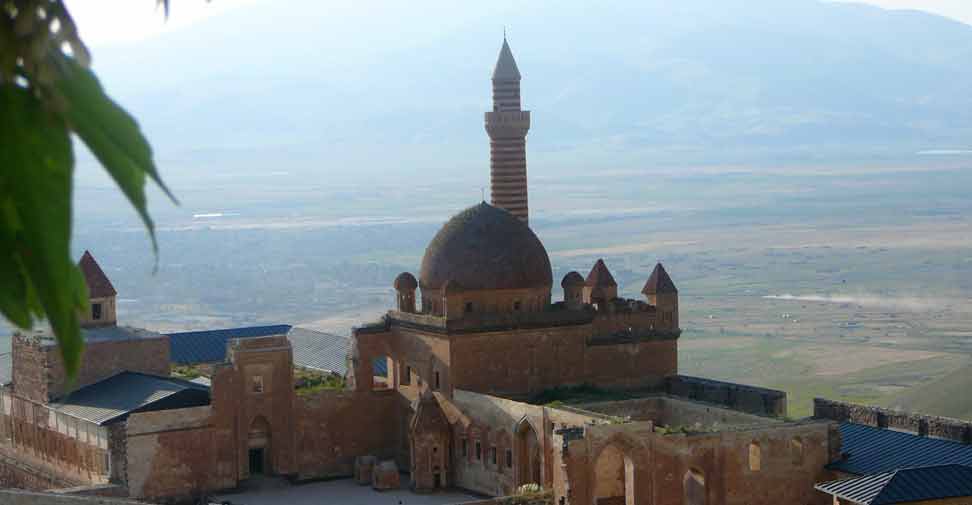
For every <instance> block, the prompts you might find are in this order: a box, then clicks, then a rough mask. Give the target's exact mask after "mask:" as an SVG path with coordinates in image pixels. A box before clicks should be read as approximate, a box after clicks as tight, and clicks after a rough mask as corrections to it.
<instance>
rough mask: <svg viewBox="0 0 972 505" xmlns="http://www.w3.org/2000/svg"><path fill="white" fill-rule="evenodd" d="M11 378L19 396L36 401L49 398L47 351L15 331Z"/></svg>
mask: <svg viewBox="0 0 972 505" xmlns="http://www.w3.org/2000/svg"><path fill="white" fill-rule="evenodd" d="M11 349H12V352H11V368H12V370H11V380H12V382H13V384H14V386H15V387H16V392H17V394H18V395H19V396H22V397H24V398H27V399H28V400H31V401H35V402H42V403H46V402H47V400H48V395H47V390H48V387H49V386H48V383H47V375H46V374H45V373H44V370H46V369H47V367H48V363H47V352H46V351H45V350H44V348H42V347H41V346H39V345H37V344H36V343H34V342H33V341H32V339H31V338H30V337H25V336H23V335H21V334H20V333H17V332H15V333H14V335H13V341H12V342H11Z"/></svg>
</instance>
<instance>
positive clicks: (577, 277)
mask: <svg viewBox="0 0 972 505" xmlns="http://www.w3.org/2000/svg"><path fill="white" fill-rule="evenodd" d="M583 285H584V278H583V277H581V274H579V273H577V272H576V271H573V270H571V271H570V272H568V273H567V275H565V276H564V280H562V281H560V287H562V288H572V287H579V286H583Z"/></svg>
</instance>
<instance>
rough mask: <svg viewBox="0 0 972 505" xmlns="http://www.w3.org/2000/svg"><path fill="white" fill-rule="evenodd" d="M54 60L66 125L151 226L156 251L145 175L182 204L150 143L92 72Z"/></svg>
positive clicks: (71, 62) (63, 59)
mask: <svg viewBox="0 0 972 505" xmlns="http://www.w3.org/2000/svg"><path fill="white" fill-rule="evenodd" d="M52 58H54V59H55V62H56V63H57V66H58V68H59V69H60V73H59V76H58V78H57V79H56V81H55V87H56V88H57V89H58V91H59V92H60V93H61V94H62V95H63V97H64V99H65V101H66V111H65V118H66V119H67V121H68V124H69V125H70V126H71V128H72V129H73V130H74V132H75V133H77V134H78V136H79V137H80V138H81V140H82V141H83V142H84V143H85V145H87V146H88V149H90V150H91V152H92V153H93V154H94V155H95V157H97V158H98V161H100V162H101V164H102V165H103V166H104V167H105V169H106V170H108V173H109V174H111V176H112V178H114V179H115V182H116V183H117V184H118V186H119V187H120V188H121V190H122V192H124V193H125V196H126V197H128V200H129V201H130V202H131V203H132V205H133V206H134V207H135V210H136V211H137V212H138V214H139V216H140V217H141V218H142V222H144V223H145V227H146V228H148V230H149V235H150V236H151V238H152V249H153V250H154V251H156V252H158V244H157V243H156V240H155V226H154V224H153V223H152V218H151V216H149V213H148V206H147V201H146V197H145V176H146V175H148V176H149V177H151V178H152V180H154V181H155V182H156V184H158V185H159V187H160V188H162V190H163V191H164V192H165V194H166V195H168V197H169V198H170V199H172V201H173V202H176V203H178V202H177V201H176V199H175V197H174V196H173V195H172V192H171V191H169V188H168V187H166V185H165V183H163V182H162V178H161V177H160V176H159V173H158V170H157V169H156V167H155V162H154V161H153V160H152V148H151V146H149V143H148V141H147V140H146V139H145V137H144V136H143V135H142V131H141V130H140V129H139V127H138V123H136V122H135V119H134V118H132V116H131V115H129V114H128V113H127V112H125V110H124V109H122V108H121V107H119V106H118V104H116V103H115V102H114V101H112V100H111V98H109V97H108V95H106V94H105V92H104V90H103V89H102V88H101V84H100V83H99V82H98V78H97V77H96V76H95V75H94V73H93V72H91V71H90V70H88V69H86V68H84V67H82V66H80V65H78V63H77V62H75V61H74V60H72V59H71V58H68V57H65V56H63V55H60V54H56V55H54V56H52Z"/></svg>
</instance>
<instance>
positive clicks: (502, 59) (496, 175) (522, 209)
mask: <svg viewBox="0 0 972 505" xmlns="http://www.w3.org/2000/svg"><path fill="white" fill-rule="evenodd" d="M529 130H530V111H525V110H521V109H520V71H519V70H518V69H517V67H516V60H514V59H513V53H512V52H511V51H510V46H509V44H507V43H506V38H505V37H504V38H503V47H502V49H500V54H499V58H498V59H497V60H496V68H495V69H493V110H492V112H487V113H486V132H487V133H488V134H489V176H490V196H491V202H492V204H493V205H494V206H496V207H500V208H502V209H506V210H507V211H509V212H510V213H511V214H513V215H514V216H516V217H518V218H520V219H521V220H523V222H524V223H527V224H529V215H530V212H529V207H528V205H527V203H528V202H527V173H526V134H527V131H529Z"/></svg>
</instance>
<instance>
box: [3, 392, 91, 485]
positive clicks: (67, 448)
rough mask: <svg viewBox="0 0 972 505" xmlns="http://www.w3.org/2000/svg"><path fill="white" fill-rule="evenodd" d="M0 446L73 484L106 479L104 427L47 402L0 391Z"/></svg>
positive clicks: (5, 450)
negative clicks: (57, 412)
mask: <svg viewBox="0 0 972 505" xmlns="http://www.w3.org/2000/svg"><path fill="white" fill-rule="evenodd" d="M0 402H2V403H0V426H2V429H0V432H2V433H3V439H2V440H0V448H2V449H3V451H4V452H6V453H7V454H8V455H10V456H11V457H16V458H17V459H19V460H22V461H24V462H25V463H26V464H29V465H31V466H33V467H35V468H37V469H40V470H41V471H43V472H44V473H46V474H50V475H53V476H56V478H58V479H61V480H63V481H65V482H71V483H73V484H72V485H76V484H84V483H103V482H107V480H108V466H109V463H108V451H107V440H106V439H105V437H104V435H105V431H104V429H103V428H101V427H99V426H97V425H95V424H93V423H89V422H87V421H83V420H80V419H75V418H70V417H67V416H63V415H53V414H54V413H53V411H51V410H50V409H48V408H47V406H46V405H43V404H40V403H36V402H33V401H30V400H27V399H24V398H19V397H17V396H14V395H12V394H10V392H9V390H4V391H2V392H0Z"/></svg>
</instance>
